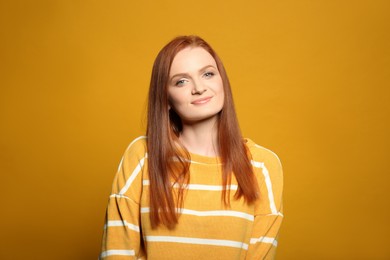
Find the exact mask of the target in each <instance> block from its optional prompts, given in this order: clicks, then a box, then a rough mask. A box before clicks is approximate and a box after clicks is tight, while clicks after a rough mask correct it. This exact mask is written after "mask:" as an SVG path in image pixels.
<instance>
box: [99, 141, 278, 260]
mask: <svg viewBox="0 0 390 260" xmlns="http://www.w3.org/2000/svg"><path fill="white" fill-rule="evenodd" d="M245 140H246V145H247V147H248V148H249V151H250V153H251V155H252V161H251V163H252V165H253V169H254V173H255V175H256V178H257V181H258V185H259V190H260V198H259V199H258V200H257V201H256V202H255V203H252V204H251V205H248V204H247V203H245V202H244V200H243V199H242V198H241V199H238V200H237V199H235V198H234V194H235V192H236V190H237V181H236V179H235V178H234V176H232V180H231V186H230V191H231V192H230V207H226V206H225V205H224V203H223V202H222V200H221V194H222V189H223V188H224V187H223V186H222V176H221V161H220V158H218V157H205V156H201V155H197V154H190V156H191V164H190V182H189V184H188V186H186V193H185V197H184V206H183V208H180V209H177V210H178V212H180V217H179V223H178V224H177V225H176V227H175V228H174V229H173V230H169V229H168V228H166V227H165V226H161V225H160V226H159V227H158V228H157V229H152V228H151V225H150V220H149V179H148V159H147V146H146V137H139V138H137V139H135V140H134V141H133V142H132V143H131V144H130V145H129V147H128V148H127V149H126V151H125V153H124V156H123V158H122V160H121V163H120V165H119V168H118V172H117V174H116V175H115V178H114V182H113V186H112V192H111V195H110V197H109V201H108V206H107V214H106V223H105V225H104V233H103V243H102V252H101V254H100V258H101V259H159V260H160V259H170V260H175V259H185V260H189V259H224V260H229V259H273V258H274V256H275V251H276V246H277V236H278V233H279V228H280V226H281V223H282V219H283V214H282V190H283V174H282V167H281V164H280V161H279V159H278V157H277V156H276V155H275V154H274V153H273V152H271V151H270V150H268V149H265V148H263V147H261V146H258V145H256V144H255V143H254V142H253V141H251V140H250V139H245ZM174 189H175V186H174Z"/></svg>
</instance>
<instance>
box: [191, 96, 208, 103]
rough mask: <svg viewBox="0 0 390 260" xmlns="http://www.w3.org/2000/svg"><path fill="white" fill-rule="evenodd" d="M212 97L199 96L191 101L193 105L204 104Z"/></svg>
mask: <svg viewBox="0 0 390 260" xmlns="http://www.w3.org/2000/svg"><path fill="white" fill-rule="evenodd" d="M211 98H212V97H204V98H199V99H196V100H194V101H192V102H191V104H193V105H200V104H205V103H207V102H209V101H210V100H211Z"/></svg>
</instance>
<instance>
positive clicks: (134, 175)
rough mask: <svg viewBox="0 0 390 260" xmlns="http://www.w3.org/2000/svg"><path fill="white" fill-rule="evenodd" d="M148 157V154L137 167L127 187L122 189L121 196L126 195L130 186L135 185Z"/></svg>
mask: <svg viewBox="0 0 390 260" xmlns="http://www.w3.org/2000/svg"><path fill="white" fill-rule="evenodd" d="M146 157H147V154H145V157H144V158H142V159H141V160H140V161H139V163H138V165H137V167H135V169H134V171H133V172H132V173H131V175H130V178H128V179H127V181H126V184H125V186H124V187H123V188H122V189H121V191H120V192H119V194H121V195H123V194H125V193H126V191H127V190H128V189H129V188H130V185H131V184H132V183H133V181H134V180H135V178H136V177H137V175H138V173H139V172H140V171H141V169H142V167H143V166H144V163H145V158H146Z"/></svg>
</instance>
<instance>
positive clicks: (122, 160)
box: [118, 136, 147, 172]
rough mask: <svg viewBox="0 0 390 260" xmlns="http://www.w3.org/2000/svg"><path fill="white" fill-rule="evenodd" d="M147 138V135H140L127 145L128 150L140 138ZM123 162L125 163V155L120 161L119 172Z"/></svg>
mask: <svg viewBox="0 0 390 260" xmlns="http://www.w3.org/2000/svg"><path fill="white" fill-rule="evenodd" d="M146 138H147V137H146V136H139V137H137V138H135V139H134V140H133V141H132V142H131V143H130V144H129V145H128V146H127V148H126V151H127V150H128V149H129V148H130V147H131V146H132V145H133V144H134V143H135V142H137V141H138V140H140V139H146ZM122 163H123V156H122V159H121V161H120V162H119V166H118V172H119V170H120V169H121V167H122Z"/></svg>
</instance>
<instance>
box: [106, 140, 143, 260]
mask: <svg viewBox="0 0 390 260" xmlns="http://www.w3.org/2000/svg"><path fill="white" fill-rule="evenodd" d="M145 160H146V153H145V150H144V149H143V145H142V144H139V143H135V144H134V143H132V144H130V146H129V148H128V149H127V150H126V152H125V154H124V156H123V158H122V161H121V163H120V165H119V168H118V172H117V174H116V176H115V178H114V182H113V185H112V192H111V195H110V197H109V201H108V206H107V212H106V220H105V225H104V233H103V242H102V251H101V254H100V259H117V260H119V259H139V258H141V257H142V256H143V255H144V251H143V247H142V241H141V235H140V234H141V226H140V217H139V216H140V206H139V203H140V197H141V193H142V171H143V168H144V163H145Z"/></svg>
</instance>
